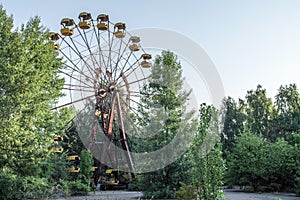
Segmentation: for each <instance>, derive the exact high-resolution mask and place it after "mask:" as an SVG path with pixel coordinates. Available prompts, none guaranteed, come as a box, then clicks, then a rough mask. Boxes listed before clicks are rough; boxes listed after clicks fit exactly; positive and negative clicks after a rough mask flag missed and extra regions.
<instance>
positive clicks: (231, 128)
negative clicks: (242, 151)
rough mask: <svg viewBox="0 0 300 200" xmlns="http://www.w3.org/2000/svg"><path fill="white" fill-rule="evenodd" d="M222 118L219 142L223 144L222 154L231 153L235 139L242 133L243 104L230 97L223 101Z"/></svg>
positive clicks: (243, 119)
mask: <svg viewBox="0 0 300 200" xmlns="http://www.w3.org/2000/svg"><path fill="white" fill-rule="evenodd" d="M222 117H223V120H224V125H223V126H224V127H223V132H222V134H221V142H222V144H223V154H224V155H225V158H226V155H227V154H229V153H231V152H232V148H233V146H234V144H235V140H236V137H237V136H239V135H241V133H242V132H243V131H244V128H245V127H244V124H245V121H246V113H245V103H244V101H243V100H241V99H240V100H239V102H238V103H237V102H236V101H235V100H234V99H232V98H231V97H228V98H226V99H224V101H223V109H222Z"/></svg>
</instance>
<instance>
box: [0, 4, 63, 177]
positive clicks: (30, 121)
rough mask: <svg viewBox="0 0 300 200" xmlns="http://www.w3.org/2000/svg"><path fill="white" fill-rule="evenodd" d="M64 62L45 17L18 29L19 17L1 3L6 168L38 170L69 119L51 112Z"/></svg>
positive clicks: (1, 147) (1, 143)
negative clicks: (43, 21) (42, 22)
mask: <svg viewBox="0 0 300 200" xmlns="http://www.w3.org/2000/svg"><path fill="white" fill-rule="evenodd" d="M61 67H62V62H61V60H60V59H59V58H58V53H57V52H56V51H55V50H54V49H53V43H52V42H51V41H50V40H49V34H48V31H47V30H46V29H45V28H44V27H42V26H41V25H40V19H39V18H38V17H35V18H32V19H31V20H30V21H29V22H28V23H27V24H26V25H22V26H21V28H20V30H13V18H12V17H9V16H7V15H6V11H5V10H4V9H3V8H2V6H1V7H0V70H1V74H0V94H1V95H0V112H1V116H0V137H1V139H0V151H1V155H0V167H1V168H3V167H6V168H10V169H12V170H13V171H14V172H16V173H19V174H22V175H36V174H38V172H39V171H40V170H41V166H42V162H43V161H44V158H45V157H46V156H47V155H48V153H49V150H48V148H49V146H50V145H51V143H52V142H53V136H54V135H55V134H57V133H58V132H59V131H60V130H61V129H63V124H64V122H63V120H61V119H60V114H59V113H56V112H52V111H50V108H51V105H52V104H53V103H54V102H55V101H56V100H57V99H58V98H59V97H60V96H62V94H61V92H60V91H61V89H62V85H63V79H62V78H60V77H59V75H58V70H59V69H60V68H61ZM61 113H63V112H61ZM60 120H61V121H60ZM59 121H60V122H59Z"/></svg>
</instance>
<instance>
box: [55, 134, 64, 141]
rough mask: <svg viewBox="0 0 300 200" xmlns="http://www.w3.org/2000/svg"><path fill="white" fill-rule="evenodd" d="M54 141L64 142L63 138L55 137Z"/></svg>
mask: <svg viewBox="0 0 300 200" xmlns="http://www.w3.org/2000/svg"><path fill="white" fill-rule="evenodd" d="M54 141H63V138H62V137H61V136H58V135H55V136H54Z"/></svg>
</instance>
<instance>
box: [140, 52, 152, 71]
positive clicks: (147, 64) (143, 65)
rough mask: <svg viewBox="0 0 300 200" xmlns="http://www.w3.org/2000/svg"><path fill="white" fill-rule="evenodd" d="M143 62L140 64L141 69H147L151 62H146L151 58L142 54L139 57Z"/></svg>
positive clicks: (149, 55)
mask: <svg viewBox="0 0 300 200" xmlns="http://www.w3.org/2000/svg"><path fill="white" fill-rule="evenodd" d="M141 57H142V58H143V59H144V60H143V61H142V62H141V67H143V68H149V67H151V66H152V64H151V62H149V61H148V60H150V59H151V58H152V56H151V54H147V53H145V54H143V55H142V56H141Z"/></svg>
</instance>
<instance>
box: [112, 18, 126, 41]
mask: <svg viewBox="0 0 300 200" xmlns="http://www.w3.org/2000/svg"><path fill="white" fill-rule="evenodd" d="M125 29H126V25H125V23H122V22H118V23H116V24H115V30H114V35H115V36H116V37H117V38H124V37H125V35H126V32H125Z"/></svg>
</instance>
